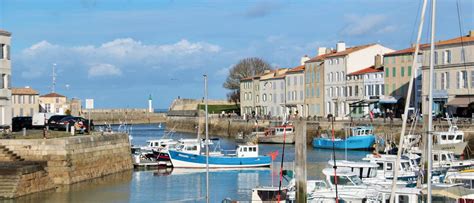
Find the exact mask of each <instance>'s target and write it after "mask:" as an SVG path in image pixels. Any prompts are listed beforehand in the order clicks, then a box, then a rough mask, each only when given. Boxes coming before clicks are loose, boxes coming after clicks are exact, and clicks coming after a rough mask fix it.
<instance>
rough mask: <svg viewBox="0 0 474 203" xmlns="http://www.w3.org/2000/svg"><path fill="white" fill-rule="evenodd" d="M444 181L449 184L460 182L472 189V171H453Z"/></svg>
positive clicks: (473, 175) (473, 179)
mask: <svg viewBox="0 0 474 203" xmlns="http://www.w3.org/2000/svg"><path fill="white" fill-rule="evenodd" d="M446 182H448V183H451V184H461V185H462V186H463V187H465V188H467V189H471V190H474V172H462V171H459V172H455V173H453V174H451V175H448V176H446Z"/></svg>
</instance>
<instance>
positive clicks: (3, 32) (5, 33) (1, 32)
mask: <svg viewBox="0 0 474 203" xmlns="http://www.w3.org/2000/svg"><path fill="white" fill-rule="evenodd" d="M0 35H4V36H7V37H10V36H12V33H11V32H8V31H6V30H0Z"/></svg>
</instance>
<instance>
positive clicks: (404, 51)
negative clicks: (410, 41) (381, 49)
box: [384, 44, 429, 56]
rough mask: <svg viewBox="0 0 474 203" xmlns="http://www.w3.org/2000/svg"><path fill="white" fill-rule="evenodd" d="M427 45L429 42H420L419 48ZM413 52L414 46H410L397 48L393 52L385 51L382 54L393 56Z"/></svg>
mask: <svg viewBox="0 0 474 203" xmlns="http://www.w3.org/2000/svg"><path fill="white" fill-rule="evenodd" d="M425 47H429V44H420V49H422V48H425ZM414 52H415V46H412V47H410V48H406V49H402V50H397V51H394V52H390V53H386V54H384V56H395V55H405V54H410V55H411V54H413V53H414Z"/></svg>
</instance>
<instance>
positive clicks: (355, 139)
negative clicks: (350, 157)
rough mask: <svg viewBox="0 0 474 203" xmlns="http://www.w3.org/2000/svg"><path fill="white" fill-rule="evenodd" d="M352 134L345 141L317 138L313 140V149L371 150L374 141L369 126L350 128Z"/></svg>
mask: <svg viewBox="0 0 474 203" xmlns="http://www.w3.org/2000/svg"><path fill="white" fill-rule="evenodd" d="M351 132H352V134H351V135H350V136H349V137H347V138H346V139H341V138H335V139H334V140H333V139H331V138H329V137H319V138H314V139H313V147H314V148H322V149H333V148H334V149H348V150H371V149H373V147H374V143H375V140H376V137H375V135H374V134H373V132H374V128H373V127H371V126H357V127H352V128H351Z"/></svg>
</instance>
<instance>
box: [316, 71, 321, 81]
mask: <svg viewBox="0 0 474 203" xmlns="http://www.w3.org/2000/svg"><path fill="white" fill-rule="evenodd" d="M319 77H320V74H319V72H316V82H319Z"/></svg>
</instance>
